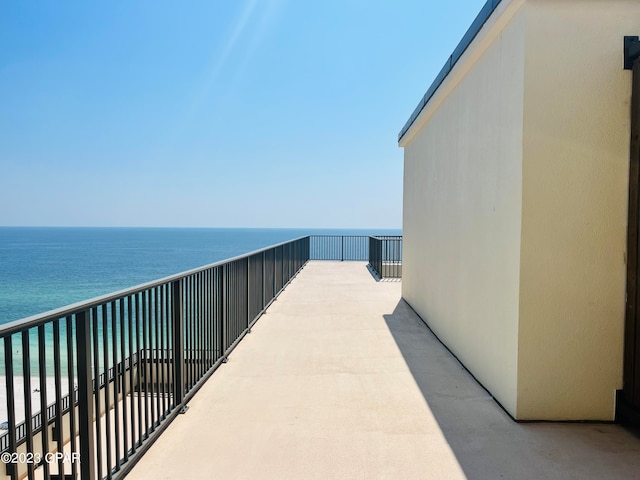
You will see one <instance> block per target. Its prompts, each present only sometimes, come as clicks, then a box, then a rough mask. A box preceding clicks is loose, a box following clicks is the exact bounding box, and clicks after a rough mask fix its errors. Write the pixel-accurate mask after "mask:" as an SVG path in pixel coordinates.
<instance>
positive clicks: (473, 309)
mask: <svg viewBox="0 0 640 480" xmlns="http://www.w3.org/2000/svg"><path fill="white" fill-rule="evenodd" d="M514 8H515V7H514ZM511 15H513V16H512V20H511V22H509V23H507V24H506V25H504V28H503V29H499V26H496V27H495V28H496V29H498V30H497V31H495V32H493V34H492V38H493V42H489V41H488V39H484V45H485V46H486V47H487V48H486V49H485V50H484V51H483V52H477V51H473V52H469V55H470V59H466V61H469V62H473V66H472V67H468V66H467V67H465V74H464V76H463V78H461V79H460V80H458V82H457V85H456V87H455V88H454V89H452V90H451V91H450V93H449V95H448V96H447V97H446V98H445V99H442V100H441V102H440V103H439V105H438V106H437V108H435V106H434V107H432V110H428V111H425V112H423V114H424V115H427V116H429V119H428V121H427V123H426V124H425V125H424V127H423V128H422V129H420V130H419V131H417V132H416V133H415V135H414V136H413V138H412V139H411V140H410V141H409V142H408V143H407V144H406V146H405V172H404V210H403V212H404V213H403V214H404V218H403V235H404V246H403V269H404V271H403V286H402V295H403V297H404V298H405V300H406V301H407V302H408V303H409V304H410V305H411V306H412V307H413V308H414V309H415V310H416V311H417V312H418V314H419V315H420V316H421V317H422V318H424V319H425V320H426V321H427V322H428V323H429V325H430V326H431V328H433V330H434V331H435V332H436V333H437V334H438V335H439V336H440V338H441V339H442V340H443V341H444V342H445V343H446V344H447V345H448V346H449V348H451V349H452V350H453V351H454V353H455V354H456V355H458V357H459V358H460V359H461V360H462V362H463V363H464V364H465V365H467V367H468V368H469V369H470V370H471V371H472V372H473V374H474V375H476V377H477V378H478V379H479V380H480V381H481V382H482V383H483V384H484V385H485V386H486V387H487V388H488V389H489V390H490V391H491V392H492V393H493V395H495V396H496V398H498V400H499V401H500V402H501V403H502V404H503V405H504V406H505V407H506V408H507V410H508V411H509V412H511V413H512V414H513V415H515V414H516V396H517V355H518V351H517V347H518V286H519V261H520V257H519V254H520V218H521V198H522V190H521V186H522V171H521V168H522V119H523V91H524V42H525V29H524V26H525V16H524V13H523V11H522V10H520V11H516V12H515V13H512V14H511ZM463 61H465V58H463V59H462V60H461V62H463ZM462 67H464V65H461V68H462Z"/></svg>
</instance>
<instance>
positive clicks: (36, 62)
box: [0, 0, 484, 228]
mask: <svg viewBox="0 0 640 480" xmlns="http://www.w3.org/2000/svg"><path fill="white" fill-rule="evenodd" d="M483 3H484V0H446V1H445V0H438V1H429V0H421V1H403V0H398V1H393V2H392V1H390V0H388V1H375V0H368V1H356V0H325V1H311V0H304V1H303V0H237V1H231V0H220V1H185V2H175V1H157V0H155V1H132V2H80V1H71V0H65V1H62V2H55V1H49V2H20V1H7V2H2V3H1V4H0V225H41V226H44V225H60V226H178V227H180V226H185V227H187V226H191V227H291V228H296V227H299V228H307V227H316V228H368V227H380V228H399V227H401V223H402V150H401V149H400V148H398V146H397V134H398V132H399V130H400V128H401V127H402V125H403V124H404V122H405V121H406V120H407V119H408V117H409V115H410V114H411V112H412V111H413V109H414V107H415V106H416V104H417V103H418V100H419V99H420V98H421V96H422V95H423V94H424V92H425V91H426V89H427V88H428V86H429V85H430V83H431V81H432V80H433V78H434V77H435V76H436V74H437V73H438V71H439V70H440V68H441V67H442V65H443V64H444V62H445V60H446V58H447V57H448V56H449V54H450V53H451V51H452V50H453V48H454V47H455V46H456V45H457V43H458V41H459V40H460V38H461V37H462V35H463V33H464V32H465V31H466V29H467V28H468V26H469V25H470V24H471V22H472V20H473V18H474V17H475V15H476V14H477V13H478V11H479V10H480V8H481V7H482V5H483Z"/></svg>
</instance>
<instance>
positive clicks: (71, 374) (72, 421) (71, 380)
mask: <svg viewBox="0 0 640 480" xmlns="http://www.w3.org/2000/svg"><path fill="white" fill-rule="evenodd" d="M66 320H67V324H66V329H67V382H68V384H69V433H70V437H71V453H72V455H73V454H76V453H77V452H78V447H77V445H76V432H77V428H76V399H77V394H76V378H75V368H74V361H73V338H74V336H73V318H72V316H71V315H68V316H67V319H66ZM76 328H77V327H76ZM78 366H79V363H78ZM41 405H42V403H41ZM92 420H93V419H92ZM45 463H46V462H45ZM71 475H72V476H73V478H74V479H75V478H78V462H77V461H76V459H75V457H73V456H72V457H71Z"/></svg>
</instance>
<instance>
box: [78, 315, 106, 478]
mask: <svg viewBox="0 0 640 480" xmlns="http://www.w3.org/2000/svg"><path fill="white" fill-rule="evenodd" d="M91 317H92V327H93V329H92V332H91V335H92V337H93V368H94V374H93V378H94V388H93V398H94V401H95V416H96V465H97V468H98V478H100V479H101V478H102V452H103V450H102V407H101V405H100V404H101V402H100V352H99V343H98V336H99V333H98V309H97V308H93V309H92V310H91ZM82 470H83V471H84V466H83V467H82Z"/></svg>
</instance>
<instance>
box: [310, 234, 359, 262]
mask: <svg viewBox="0 0 640 480" xmlns="http://www.w3.org/2000/svg"><path fill="white" fill-rule="evenodd" d="M368 238H369V236H368V235H311V240H310V246H309V251H310V253H309V259H310V260H340V261H366V260H367V259H368V258H369V243H368Z"/></svg>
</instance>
